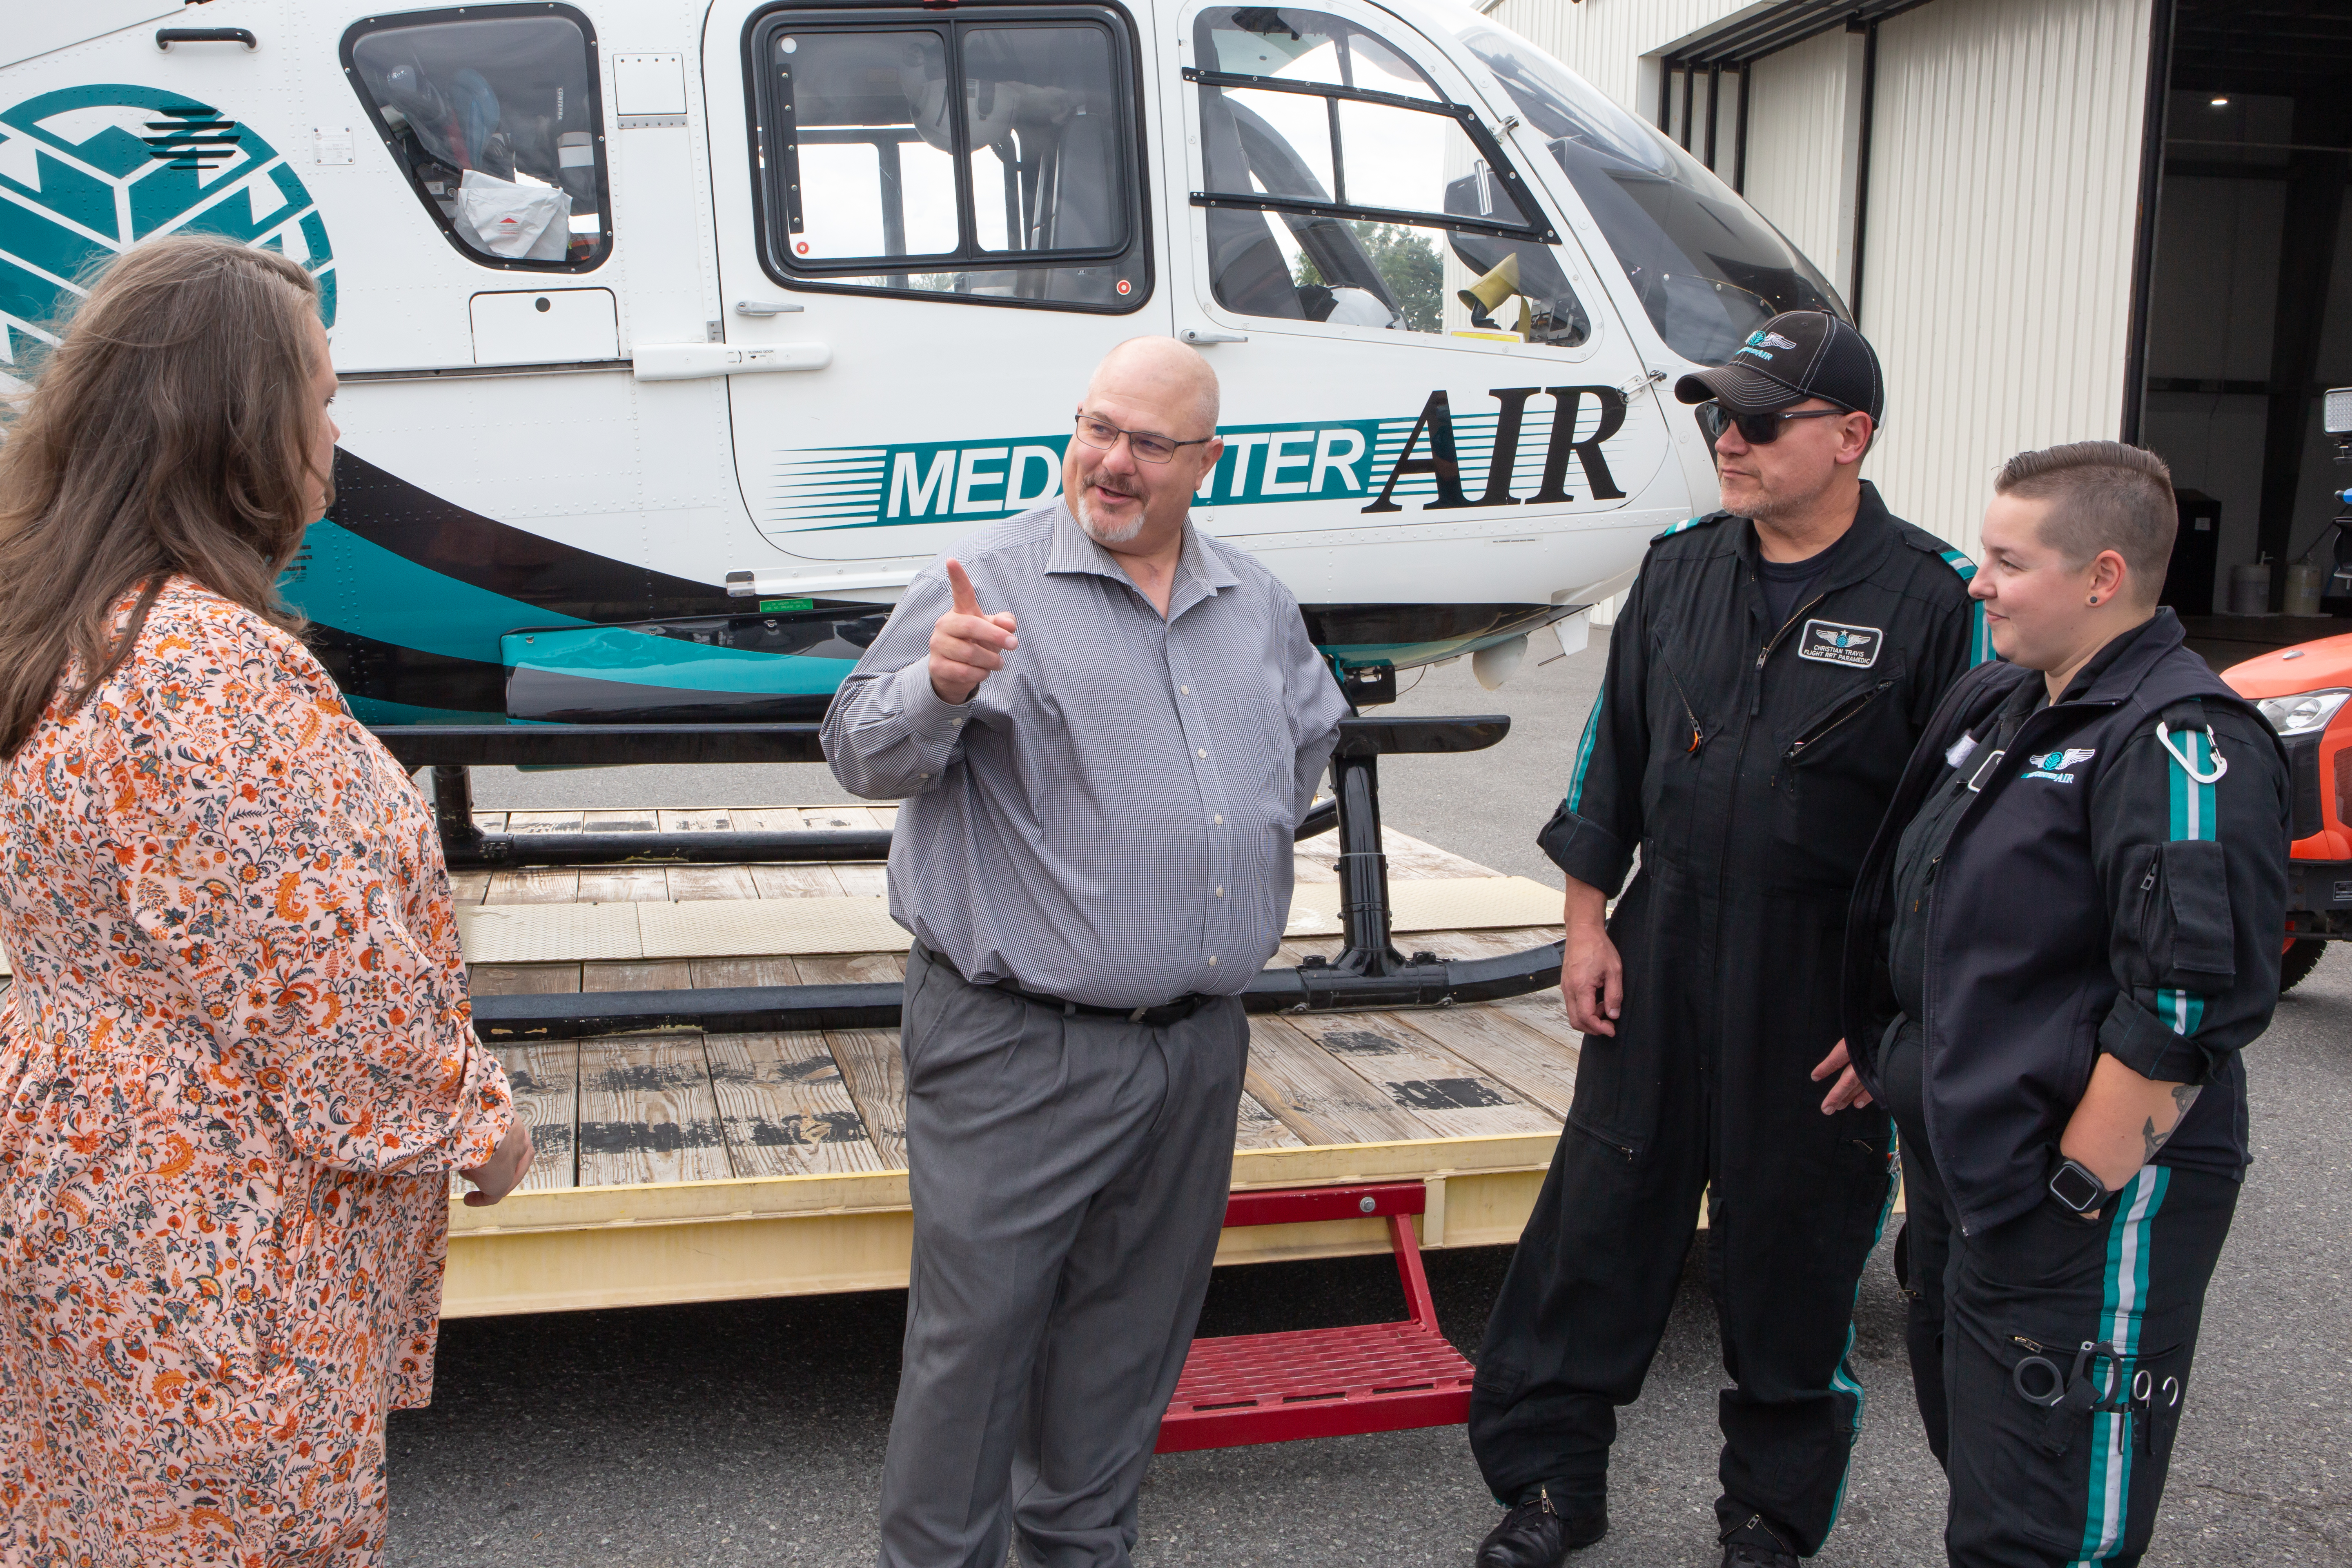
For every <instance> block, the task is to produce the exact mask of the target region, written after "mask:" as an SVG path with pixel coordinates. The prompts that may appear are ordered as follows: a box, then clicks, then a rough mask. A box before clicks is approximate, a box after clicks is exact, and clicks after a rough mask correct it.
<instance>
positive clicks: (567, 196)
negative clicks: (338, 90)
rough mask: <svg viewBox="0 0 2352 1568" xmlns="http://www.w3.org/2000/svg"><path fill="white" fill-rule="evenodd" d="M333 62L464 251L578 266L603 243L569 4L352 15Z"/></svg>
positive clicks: (593, 91) (495, 263)
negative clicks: (338, 61) (356, 18)
mask: <svg viewBox="0 0 2352 1568" xmlns="http://www.w3.org/2000/svg"><path fill="white" fill-rule="evenodd" d="M342 57H343V68H344V73H345V74H346V75H347V76H349V77H350V78H351V80H352V86H353V87H354V88H356V89H358V91H359V95H360V102H361V103H362V105H363V106H364V107H365V108H366V110H367V113H368V118H369V120H370V121H372V122H373V125H374V126H375V130H376V134H377V135H378V136H380V137H381V138H383V144H384V146H385V147H386V148H387V149H389V150H390V152H391V153H392V155H393V158H394V161H395V162H396V163H398V164H399V165H400V168H401V170H402V172H403V173H404V174H406V175H407V176H408V182H409V184H410V186H411V188H412V189H414V190H415V192H416V195H417V198H418V199H419V200H420V201H422V202H423V203H424V204H425V211H426V212H427V213H429V214H431V215H432V216H433V219H434V221H435V223H436V224H437V225H438V226H439V227H440V229H441V232H442V233H443V234H444V235H445V236H446V237H447V238H448V240H449V242H450V243H451V244H452V245H454V246H456V247H457V249H458V250H459V252H460V253H462V254H463V255H465V256H466V257H467V258H468V259H469V260H472V261H475V262H478V263H479V264H481V265H483V266H486V267H499V268H518V269H522V270H528V271H547V272H581V271H586V270H588V269H589V268H593V267H595V266H597V265H598V264H599V263H601V262H602V261H603V260H604V257H605V255H606V253H607V252H608V251H610V250H611V248H612V245H613V226H612V222H611V218H610V214H611V211H612V204H611V200H610V190H611V187H610V183H609V181H608V180H607V178H606V174H605V168H604V133H603V132H604V106H603V101H602V98H601V96H600V94H599V91H598V86H597V73H596V65H595V33H594V30H593V28H592V27H591V26H589V23H588V19H587V18H586V17H585V16H582V15H581V14H580V13H579V12H577V11H575V10H573V9H572V7H570V6H568V5H472V6H467V7H465V8H464V9H463V10H462V11H419V12H410V13H408V14H406V15H404V16H388V17H373V18H370V19H369V20H367V21H363V22H360V23H357V24H355V25H354V26H352V28H351V29H350V30H349V31H347V32H345V33H344V35H343V39H342Z"/></svg>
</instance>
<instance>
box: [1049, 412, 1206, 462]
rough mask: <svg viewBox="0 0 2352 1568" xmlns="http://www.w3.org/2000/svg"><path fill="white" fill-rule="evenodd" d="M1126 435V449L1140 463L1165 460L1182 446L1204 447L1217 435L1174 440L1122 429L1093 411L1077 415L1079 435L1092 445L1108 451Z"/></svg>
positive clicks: (1082, 439)
mask: <svg viewBox="0 0 2352 1568" xmlns="http://www.w3.org/2000/svg"><path fill="white" fill-rule="evenodd" d="M1121 436H1124V437H1127V449H1128V450H1129V451H1130V452H1132V453H1134V454H1135V460H1136V461H1137V462H1139V463H1164V462H1166V461H1167V460H1168V459H1169V458H1172V457H1174V456H1175V455H1176V448H1177V447H1202V446H1206V445H1207V444H1208V443H1210V442H1211V441H1213V440H1215V439H1216V437H1214V436H1202V437H1199V438H1197V439H1195V440H1191V441H1171V440H1170V439H1169V438H1168V437H1165V436H1154V435H1150V434H1148V433H1147V432H1144V431H1141V430H1122V429H1120V428H1119V427H1118V426H1116V425H1114V424H1112V423H1111V422H1110V421H1109V420H1108V419H1097V418H1096V417H1095V416H1093V415H1091V414H1081V415H1079V416H1078V439H1079V440H1081V441H1084V442H1085V443H1086V444H1087V446H1089V447H1101V448H1102V449H1103V450H1104V451H1106V452H1108V451H1109V450H1110V449H1111V448H1112V447H1116V446H1118V438H1119V437H1121Z"/></svg>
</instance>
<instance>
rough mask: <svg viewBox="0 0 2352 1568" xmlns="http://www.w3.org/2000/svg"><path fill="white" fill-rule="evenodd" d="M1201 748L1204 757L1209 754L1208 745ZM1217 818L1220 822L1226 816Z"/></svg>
mask: <svg viewBox="0 0 2352 1568" xmlns="http://www.w3.org/2000/svg"><path fill="white" fill-rule="evenodd" d="M1200 750H1201V755H1202V756H1204V757H1205V756H1207V755H1208V754H1209V748H1208V747H1206V746H1202V748H1201V749H1200ZM1217 820H1218V821H1220V822H1222V821H1223V820H1224V818H1223V817H1219V818H1218V819H1217Z"/></svg>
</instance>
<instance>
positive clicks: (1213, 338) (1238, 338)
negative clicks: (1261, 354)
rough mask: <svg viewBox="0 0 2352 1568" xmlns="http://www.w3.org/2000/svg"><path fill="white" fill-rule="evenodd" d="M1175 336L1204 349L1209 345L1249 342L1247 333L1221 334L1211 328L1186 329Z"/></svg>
mask: <svg viewBox="0 0 2352 1568" xmlns="http://www.w3.org/2000/svg"><path fill="white" fill-rule="evenodd" d="M1176 336H1177V337H1178V339H1180V340H1181V341H1182V342H1188V343H1192V344H1193V345H1195V346H1198V347H1205V346H1206V345H1208V344H1210V343H1245V342H1249V334H1248V333H1247V332H1221V331H1216V330H1215V329H1214V328H1211V327H1187V328H1185V329H1184V330H1183V331H1181V332H1179V333H1177V334H1176Z"/></svg>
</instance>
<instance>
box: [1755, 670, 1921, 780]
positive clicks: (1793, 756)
mask: <svg viewBox="0 0 2352 1568" xmlns="http://www.w3.org/2000/svg"><path fill="white" fill-rule="evenodd" d="M1894 684H1895V682H1893V681H1891V680H1882V681H1880V682H1879V683H1878V684H1877V685H1875V686H1874V687H1872V688H1871V689H1869V690H1867V691H1857V692H1855V693H1854V694H1853V699H1852V700H1850V701H1847V702H1845V703H1843V704H1841V705H1840V706H1839V707H1838V708H1837V709H1836V710H1833V711H1832V713H1831V714H1830V716H1829V717H1828V718H1826V719H1824V720H1822V722H1820V723H1818V724H1816V725H1814V726H1813V727H1812V728H1811V729H1810V730H1808V731H1805V732H1804V733H1803V734H1801V735H1800V736H1798V737H1797V738H1796V739H1795V740H1793V741H1791V742H1789V749H1788V750H1787V751H1785V752H1781V753H1780V757H1781V760H1782V761H1783V762H1790V763H1793V762H1795V761H1796V760H1797V753H1798V752H1801V751H1803V750H1804V749H1805V748H1806V747H1807V746H1810V745H1811V744H1813V743H1814V742H1817V741H1819V740H1821V739H1822V738H1823V737H1824V736H1826V735H1827V734H1828V733H1829V732H1830V731H1832V730H1834V729H1836V728H1837V727H1838V726H1839V725H1841V724H1843V723H1844V722H1845V721H1847V720H1849V719H1851V718H1853V716H1854V715H1855V714H1857V713H1859V712H1861V711H1862V710H1864V709H1865V708H1867V707H1869V706H1870V705H1871V704H1872V703H1873V702H1875V701H1877V700H1879V699H1880V698H1881V697H1884V696H1885V695H1886V692H1887V689H1889V688H1890V687H1892V686H1893V685H1894Z"/></svg>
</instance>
